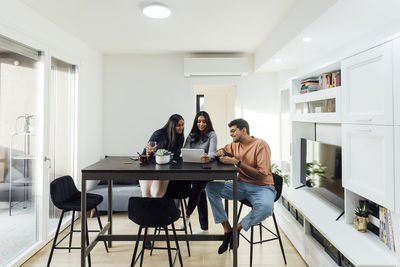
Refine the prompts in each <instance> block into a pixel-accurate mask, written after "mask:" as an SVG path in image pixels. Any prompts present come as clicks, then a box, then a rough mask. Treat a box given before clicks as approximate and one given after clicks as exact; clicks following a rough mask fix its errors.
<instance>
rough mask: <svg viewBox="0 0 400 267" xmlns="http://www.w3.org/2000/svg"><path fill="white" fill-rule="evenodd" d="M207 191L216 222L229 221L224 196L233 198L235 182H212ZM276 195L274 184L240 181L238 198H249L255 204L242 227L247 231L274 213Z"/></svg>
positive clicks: (244, 219) (243, 221)
mask: <svg viewBox="0 0 400 267" xmlns="http://www.w3.org/2000/svg"><path fill="white" fill-rule="evenodd" d="M206 192H207V196H208V200H209V201H210V205H211V210H212V213H213V215H214V221H215V223H216V224H218V223H223V222H226V221H228V217H227V216H226V213H225V209H224V206H223V204H222V198H225V199H229V200H232V199H233V183H232V182H210V183H208V185H207V187H206ZM275 195H276V191H275V189H274V188H273V187H272V186H269V185H264V186H260V185H254V184H249V183H245V182H242V181H238V183H237V199H238V200H244V199H247V200H248V201H249V202H250V203H251V205H252V206H253V208H252V209H251V211H250V212H249V214H247V215H246V216H245V217H244V218H243V220H242V227H243V229H244V230H245V231H247V230H248V229H250V227H251V226H252V225H256V224H258V223H260V222H262V221H264V220H265V219H266V218H267V217H269V216H271V215H272V213H273V212H274V200H275Z"/></svg>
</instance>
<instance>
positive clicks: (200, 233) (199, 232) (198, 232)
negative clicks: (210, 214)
mask: <svg viewBox="0 0 400 267" xmlns="http://www.w3.org/2000/svg"><path fill="white" fill-rule="evenodd" d="M193 234H194V235H208V234H209V232H208V230H203V229H200V231H197V232H194V233H193Z"/></svg>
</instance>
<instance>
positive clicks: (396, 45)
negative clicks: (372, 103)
mask: <svg viewBox="0 0 400 267" xmlns="http://www.w3.org/2000/svg"><path fill="white" fill-rule="evenodd" d="M393 73H394V75H393V103H394V125H400V38H397V39H395V40H394V41H393Z"/></svg>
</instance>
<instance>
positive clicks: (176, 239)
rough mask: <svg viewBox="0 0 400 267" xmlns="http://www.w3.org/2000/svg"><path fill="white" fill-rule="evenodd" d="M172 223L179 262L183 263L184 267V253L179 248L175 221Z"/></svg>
mask: <svg viewBox="0 0 400 267" xmlns="http://www.w3.org/2000/svg"><path fill="white" fill-rule="evenodd" d="M171 225H172V232H173V233H174V238H175V245H176V249H177V253H178V258H179V262H180V264H181V267H183V262H182V254H181V249H180V248H179V242H178V238H177V237H176V231H175V226H174V224H173V223H172V224H171Z"/></svg>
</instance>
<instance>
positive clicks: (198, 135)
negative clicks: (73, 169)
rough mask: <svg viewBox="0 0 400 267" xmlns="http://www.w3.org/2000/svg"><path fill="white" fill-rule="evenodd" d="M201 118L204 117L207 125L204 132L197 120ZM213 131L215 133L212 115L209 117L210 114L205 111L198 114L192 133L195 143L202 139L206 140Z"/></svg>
mask: <svg viewBox="0 0 400 267" xmlns="http://www.w3.org/2000/svg"><path fill="white" fill-rule="evenodd" d="M200 116H203V117H204V119H205V120H206V124H207V126H206V128H205V129H204V131H202V132H200V130H199V128H198V127H197V120H198V119H199V117H200ZM211 131H214V127H213V125H212V122H211V119H210V115H208V113H207V112H205V111H199V112H197V114H196V116H195V117H194V121H193V127H192V130H191V131H190V137H191V138H192V139H193V141H194V142H197V141H199V140H200V139H202V140H204V139H206V138H207V137H208V133H209V132H211Z"/></svg>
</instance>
